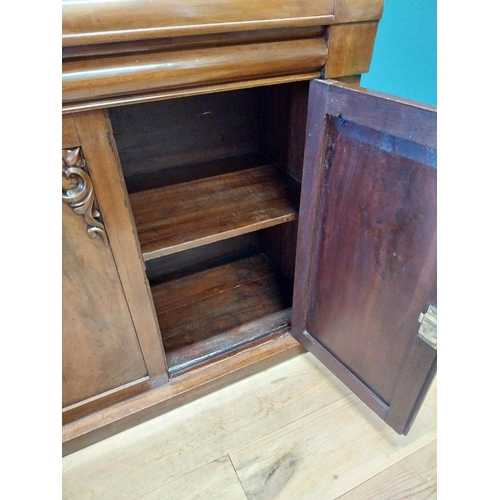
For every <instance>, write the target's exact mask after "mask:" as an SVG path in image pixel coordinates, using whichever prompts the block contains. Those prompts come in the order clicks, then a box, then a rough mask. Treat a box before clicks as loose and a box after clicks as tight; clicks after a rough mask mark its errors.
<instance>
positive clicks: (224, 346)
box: [166, 308, 292, 376]
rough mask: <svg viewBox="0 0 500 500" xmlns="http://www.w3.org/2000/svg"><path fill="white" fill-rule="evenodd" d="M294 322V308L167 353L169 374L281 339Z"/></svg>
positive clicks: (178, 372)
mask: <svg viewBox="0 0 500 500" xmlns="http://www.w3.org/2000/svg"><path fill="white" fill-rule="evenodd" d="M291 318H292V309H291V308H289V309H284V310H280V311H278V312H276V313H273V314H269V315H267V316H264V317H263V318H259V319H257V320H255V321H250V322H248V323H245V324H242V325H240V326H237V327H235V328H231V329H230V330H227V331H225V332H223V333H219V334H217V335H214V336H211V337H207V338H206V339H204V340H202V341H199V342H196V343H194V344H190V345H187V346H184V347H181V348H179V349H176V350H175V351H171V352H167V353H166V355H167V362H168V367H169V373H170V375H171V376H174V375H178V374H181V373H186V371H187V370H190V369H192V368H193V367H196V368H198V367H200V366H205V365H206V364H207V363H211V362H213V360H214V359H216V358H221V357H227V356H232V355H234V354H235V353H236V351H238V350H240V349H241V348H242V347H247V346H249V345H250V344H255V343H256V342H260V341H261V340H262V339H263V338H269V339H271V338H278V337H280V336H282V335H283V334H284V333H285V332H289V331H290V321H291Z"/></svg>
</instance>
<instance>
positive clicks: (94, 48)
mask: <svg viewBox="0 0 500 500" xmlns="http://www.w3.org/2000/svg"><path fill="white" fill-rule="evenodd" d="M325 29H326V27H325V26H301V27H295V28H275V29H253V30H251V31H233V32H230V33H213V34H207V35H195V36H189V35H186V36H176V37H169V38H156V39H151V38H148V39H145V40H134V41H130V42H114V43H113V42H111V43H97V44H91V45H72V46H66V47H63V49H62V58H63V60H75V59H81V58H83V57H103V56H105V57H109V56H112V55H118V54H121V55H124V54H138V55H140V54H144V53H147V52H165V51H175V50H191V49H195V48H201V47H204V48H208V47H221V46H227V45H235V44H243V45H246V44H250V43H261V42H279V41H283V40H299V39H304V38H321V37H322V36H323V35H324V33H325Z"/></svg>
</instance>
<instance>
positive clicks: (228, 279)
mask: <svg viewBox="0 0 500 500" xmlns="http://www.w3.org/2000/svg"><path fill="white" fill-rule="evenodd" d="M286 285H287V284H286V283H283V280H282V279H280V278H279V276H278V275H277V274H276V271H275V270H274V269H273V267H272V265H271V264H270V263H269V261H268V260H267V259H266V258H265V257H264V256H263V255H261V254H257V255H254V256H252V257H247V258H243V259H240V260H236V261H232V262H229V263H227V264H223V265H219V266H217V267H213V268H209V269H207V270H203V271H200V272H197V273H193V274H190V275H187V276H183V277H179V278H176V279H172V280H170V281H167V282H165V283H161V284H159V285H156V286H154V287H153V288H152V293H153V300H154V302H155V307H156V312H157V315H158V321H159V324H160V329H161V332H162V338H163V346H164V349H165V352H166V353H169V352H173V351H175V350H177V349H179V348H182V347H185V346H189V345H191V344H195V343H198V342H201V341H203V340H206V339H210V338H211V337H213V336H216V335H219V334H221V333H223V332H227V331H229V330H232V329H235V328H237V327H240V326H242V325H244V324H245V323H249V322H251V321H254V320H257V319H259V318H263V317H265V316H267V315H269V314H272V313H275V312H278V311H281V310H283V309H286V308H287V307H290V305H291V290H290V289H289V288H288V287H287V286H286ZM228 347H230V344H228Z"/></svg>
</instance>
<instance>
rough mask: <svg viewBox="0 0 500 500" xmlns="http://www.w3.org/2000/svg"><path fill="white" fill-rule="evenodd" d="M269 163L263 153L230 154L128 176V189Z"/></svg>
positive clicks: (137, 188) (207, 176)
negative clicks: (224, 156)
mask: <svg viewBox="0 0 500 500" xmlns="http://www.w3.org/2000/svg"><path fill="white" fill-rule="evenodd" d="M207 156H208V155H207ZM151 164H153V165H155V164H161V159H159V158H156V160H155V161H152V162H151ZM267 164H269V160H268V159H267V158H264V157H263V156H262V155H261V154H259V153H249V154H245V155H241V156H230V157H226V158H220V159H217V160H211V161H204V162H200V163H194V164H191V165H180V166H177V167H167V168H163V169H161V170H157V171H153V172H147V173H142V174H137V175H133V176H131V177H128V178H126V183H127V190H128V192H129V193H130V194H131V193H137V192H139V191H146V190H147V189H154V188H158V187H162V186H173V185H174V184H181V183H184V182H190V181H196V180H200V179H207V178H209V177H214V176H215V175H222V174H228V173H231V172H238V171H240V170H244V169H246V168H253V167H258V166H264V165H267ZM148 166H151V165H148Z"/></svg>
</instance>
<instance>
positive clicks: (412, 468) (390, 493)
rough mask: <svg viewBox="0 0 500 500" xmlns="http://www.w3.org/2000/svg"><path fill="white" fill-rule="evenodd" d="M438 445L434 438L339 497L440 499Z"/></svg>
mask: <svg viewBox="0 0 500 500" xmlns="http://www.w3.org/2000/svg"><path fill="white" fill-rule="evenodd" d="M436 444H437V442H436V440H434V441H431V442H430V443H429V444H427V445H425V446H424V447H422V448H420V449H419V450H417V451H415V452H414V453H412V454H411V455H409V456H408V457H406V458H405V459H403V460H401V461H400V462H397V463H396V464H394V465H392V466H391V467H389V468H388V469H386V470H384V471H383V472H381V473H380V474H377V475H376V476H375V477H373V478H371V479H369V480H368V481H366V482H364V483H362V484H360V485H359V486H357V487H356V488H354V489H352V490H351V491H349V492H348V493H346V494H345V495H342V496H341V497H340V499H339V500H358V499H360V498H363V499H366V500H370V499H373V500H375V499H378V498H390V499H391V500H402V499H404V498H412V499H414V500H428V499H434V498H437V471H436V469H437V450H436Z"/></svg>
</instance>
